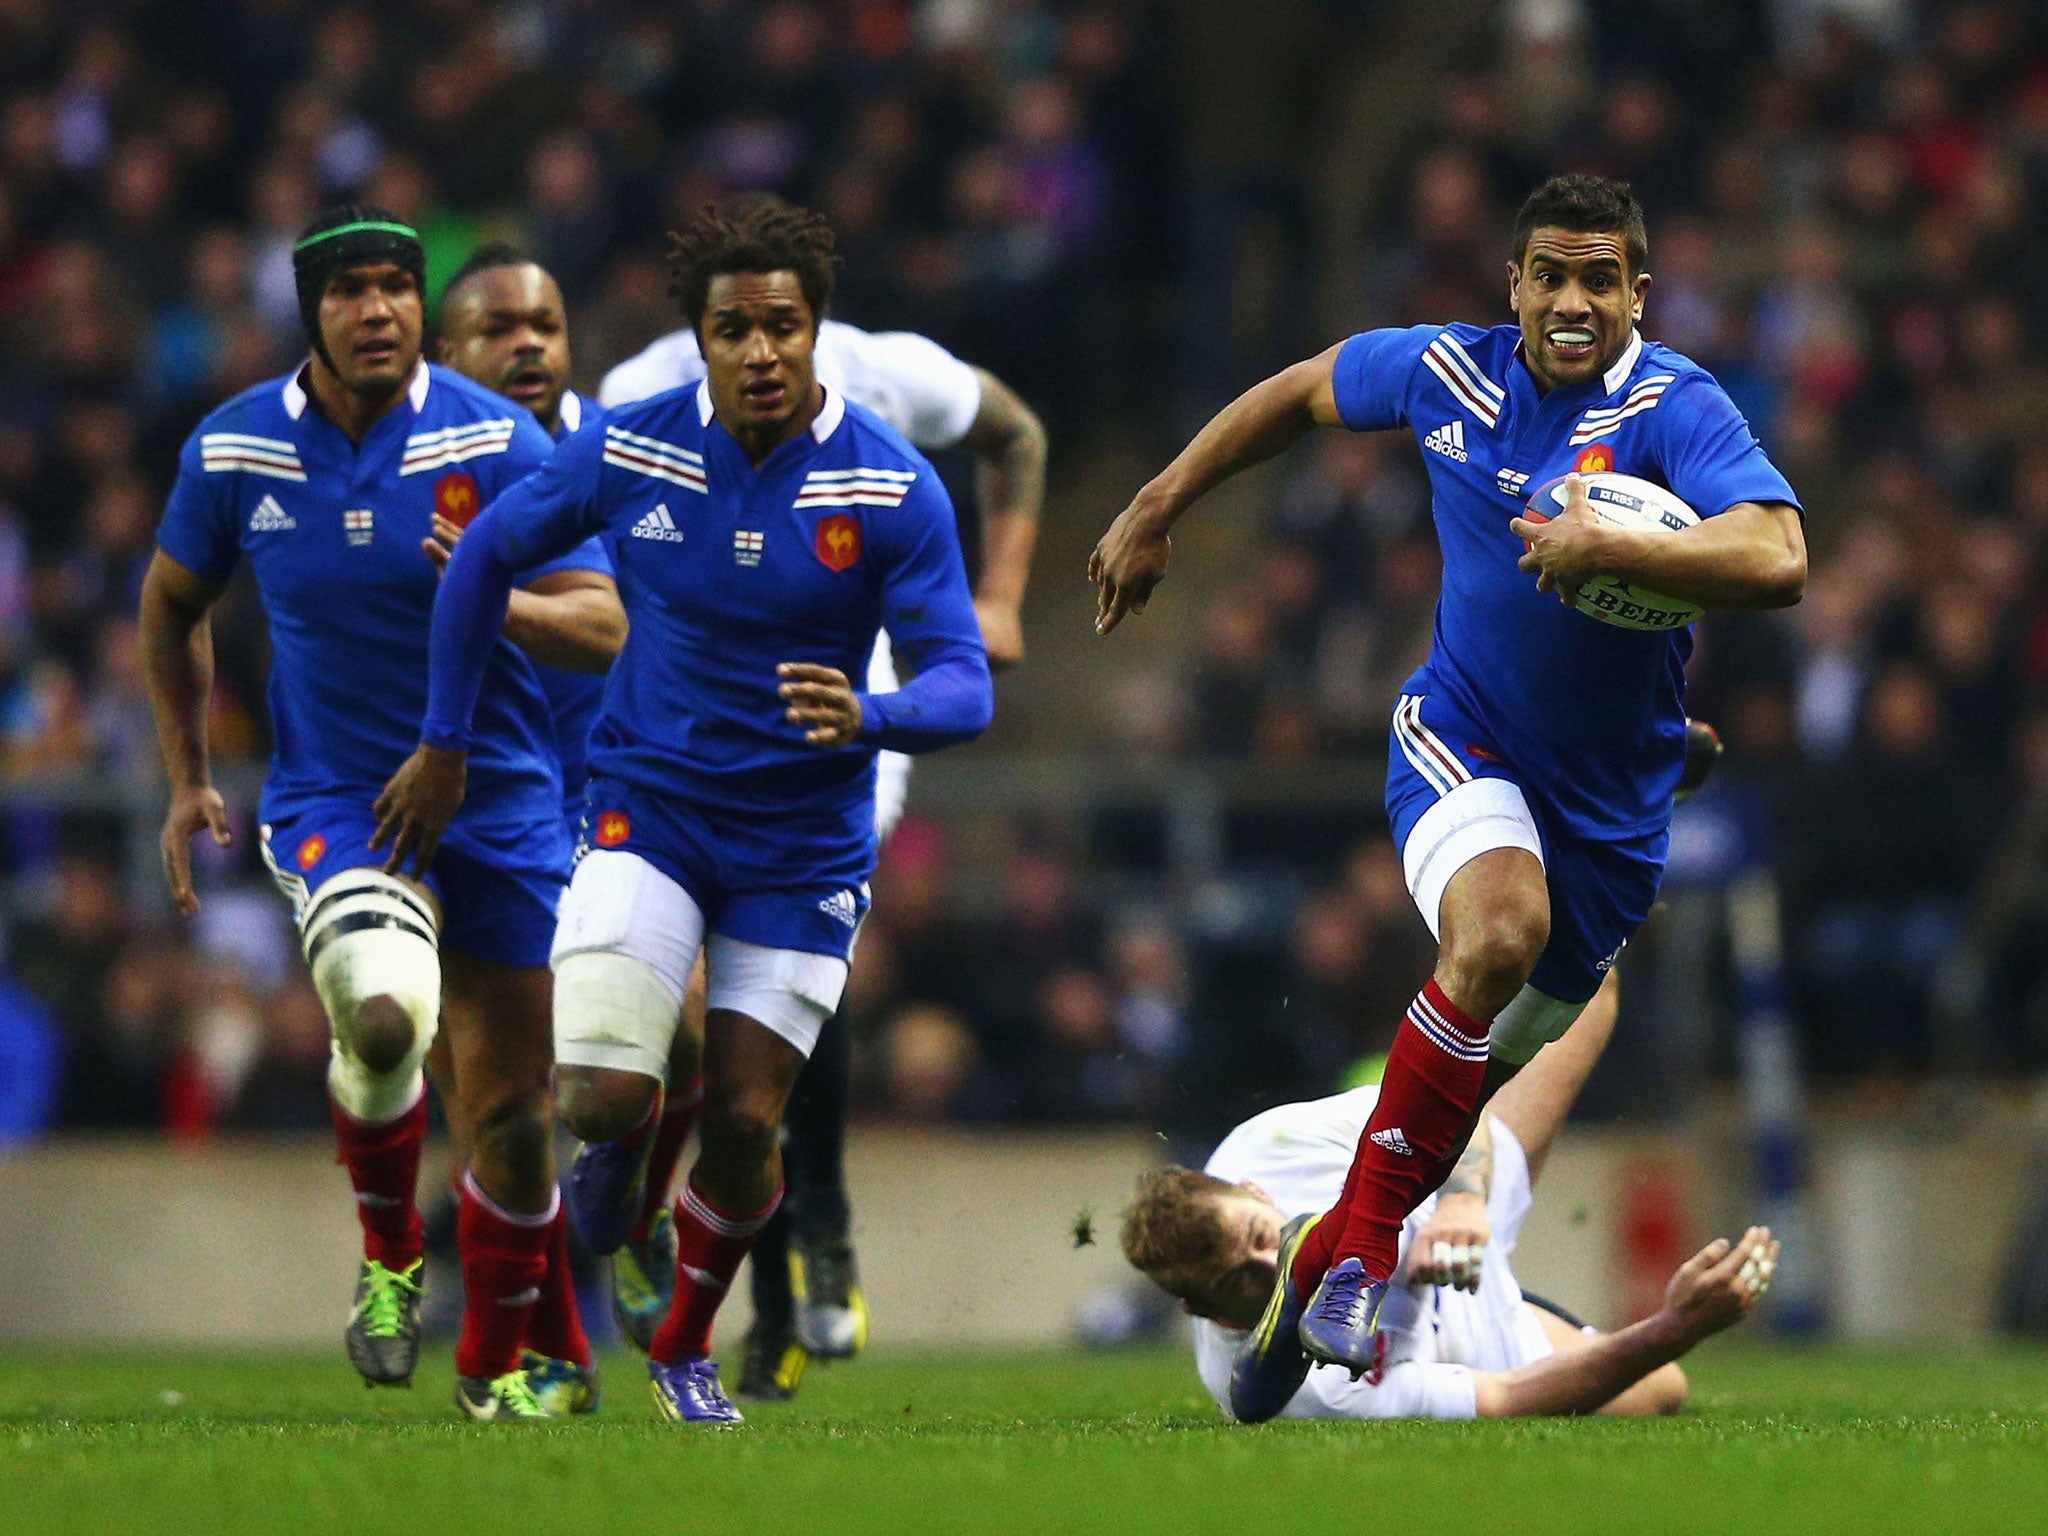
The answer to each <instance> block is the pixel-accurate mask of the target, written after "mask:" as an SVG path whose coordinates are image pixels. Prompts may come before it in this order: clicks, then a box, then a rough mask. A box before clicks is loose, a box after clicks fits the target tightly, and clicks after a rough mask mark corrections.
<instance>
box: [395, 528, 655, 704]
mask: <svg viewBox="0 0 2048 1536" xmlns="http://www.w3.org/2000/svg"><path fill="white" fill-rule="evenodd" d="M461 539H462V527H461V525H460V524H459V523H456V522H454V521H452V520H450V519H448V518H445V517H443V516H441V515H440V514H439V513H438V512H437V513H435V514H434V536H433V537H432V538H431V539H422V540H420V551H421V553H423V554H424V555H425V556H426V557H427V559H428V560H430V561H432V562H433V566H434V570H435V571H436V572H437V573H440V574H446V572H447V570H448V561H449V559H450V558H451V557H452V556H453V555H454V553H455V546H456V544H457V543H459V542H460V541H461ZM505 638H506V639H507V640H510V641H511V642H512V643H513V644H514V645H516V646H518V647H519V648H520V649H521V650H522V651H524V652H526V654H527V655H529V656H531V657H532V658H533V659H534V660H535V661H537V662H540V663H541V664H542V665H543V666H549V667H565V668H567V669H568V670H569V671H571V672H608V671H610V670H611V665H612V663H613V662H614V661H615V660H617V659H618V654H619V652H620V651H622V650H624V649H625V647H626V609H625V605H624V604H623V603H621V602H620V601H619V585H618V583H617V582H615V581H613V580H612V579H611V577H609V576H607V575H605V574H604V573H603V572H602V571H551V572H549V573H548V574H547V575H545V576H542V577H538V578H537V579H535V580H534V581H531V582H529V583H528V584H527V585H526V586H525V587H522V588H516V589H514V591H513V593H512V604H511V606H510V607H509V608H507V609H506V610H505Z"/></svg>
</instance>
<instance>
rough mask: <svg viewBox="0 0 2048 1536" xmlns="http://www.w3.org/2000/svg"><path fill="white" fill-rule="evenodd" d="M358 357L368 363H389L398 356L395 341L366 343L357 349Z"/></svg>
mask: <svg viewBox="0 0 2048 1536" xmlns="http://www.w3.org/2000/svg"><path fill="white" fill-rule="evenodd" d="M356 356H357V357H359V358H361V359H362V360H363V361H364V362H366V363H388V362H390V361H391V360H392V359H393V358H394V357H396V356H398V343H397V342H395V341H366V342H364V343H363V344H362V345H361V346H359V347H357V348H356Z"/></svg>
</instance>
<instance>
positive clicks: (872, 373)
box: [597, 195, 1046, 1401]
mask: <svg viewBox="0 0 2048 1536" xmlns="http://www.w3.org/2000/svg"><path fill="white" fill-rule="evenodd" d="M757 196H758V195H757ZM816 363H817V372H818V379H819V381H820V382H821V383H822V384H824V385H825V387H826V388H828V389H836V390H838V391H840V392H841V393H842V394H844V395H845V396H846V398H847V399H849V400H852V401H854V402H855V403H857V404H860V405H864V406H866V407H867V408H868V409H869V410H871V411H873V412H874V413H875V414H876V415H877V416H879V417H881V418H882V420H883V421H886V422H887V423H888V424H889V425H890V426H892V427H894V428H895V429H896V430H897V431H899V432H901V433H902V434H903V435H904V436H905V437H906V438H908V439H909V440H910V442H911V444H912V445H913V446H914V447H916V448H918V449H920V450H922V451H923V452H925V453H929V454H936V453H941V452H945V451H948V450H952V449H965V450H966V451H967V452H968V453H970V454H972V455H973V457H974V462H975V493H976V494H975V499H976V501H977V503H978V509H979V512H980V519H979V524H978V532H979V544H980V552H981V560H980V569H979V572H978V574H977V575H976V576H975V582H974V612H975V618H976V620H977V621H978V622H979V624H980V626H981V635H982V640H983V642H984V644H985V645H986V646H987V648H988V661H989V666H990V667H991V668H992V669H1001V668H1004V667H1010V666H1015V665H1017V664H1019V663H1020V662H1022V660H1023V659H1024V627H1023V602H1024V591H1025V587H1026V585H1027V583H1028V582H1029V580H1030V575H1031V552H1032V548H1033V546H1034V544H1035V543H1036V542H1037V535H1038V516H1039V506H1040V502H1041V501H1042V499H1043V496H1044V491H1045V460H1046V441H1045V428H1044V427H1043V426H1042V425H1041V424H1040V422H1039V420H1038V417H1037V416H1036V415H1035V414H1033V412H1032V410H1031V408H1030V407H1029V406H1028V405H1026V404H1025V403H1024V402H1023V401H1022V400H1021V399H1019V398H1018V397H1017V394H1016V392H1015V391H1013V390H1012V389H1011V388H1010V387H1009V386H1008V385H1007V384H1005V383H1004V382H1003V381H1002V380H1001V379H999V378H997V377H996V376H995V375H994V374H992V373H990V372H989V371H988V370H987V369H985V368H977V367H974V366H972V365H971V364H969V363H966V362H963V361H962V360H961V359H959V358H957V357H955V356H954V355H953V354H952V353H950V352H948V351H947V350H946V349H945V348H944V347H942V346H940V345H939V344H938V343H937V342H935V341H933V340H932V339H931V338H929V337H927V336H920V335H917V334H915V333H914V332H909V331H867V330H863V329H861V328H860V327H859V326H855V325H849V324H847V323H846V322H845V321H843V320H833V319H827V320H825V321H824V322H823V323H822V324H820V325H819V327H818V345H817V353H816ZM703 377H704V353H703V349H702V348H701V347H700V346H699V345H698V341H697V333H696V330H695V328H694V327H691V326H684V327H683V328H682V329H680V330H678V331H674V332H671V333H670V334H669V335H666V336H663V337H661V338H659V339H658V340H656V341H654V342H652V343H651V344H649V345H648V346H647V347H646V348H645V349H644V350H643V351H641V352H639V353H637V354H635V355H634V356H632V357H630V358H628V359H627V360H626V361H625V362H622V363H620V364H619V365H618V366H617V367H615V368H613V369H612V370H611V372H609V373H607V374H606V375H605V376H604V382H603V383H602V384H600V385H599V387H598V398H599V400H600V401H602V402H603V404H604V405H605V406H606V407H614V406H621V405H627V404H630V403H632V402H634V401H637V400H644V399H646V398H648V397H649V396H650V395H657V394H660V393H662V392H663V391H665V390H671V389H680V388H683V387H685V386H688V385H694V384H696V383H698V382H700V381H701V380H702V379H703ZM976 531H977V529H976V528H967V529H963V543H967V542H969V541H970V539H971V536H972V535H973V534H974V533H975V532H976ZM895 686H896V670H895V662H894V658H893V656H892V654H891V652H890V649H889V637H888V634H887V632H886V631H885V632H884V633H883V634H882V635H881V636H880V637H879V638H878V639H877V641H876V643H875V654H874V657H873V659H872V660H871V661H870V663H869V666H868V687H869V688H870V689H871V690H874V691H878V692H885V691H887V690H889V689H892V688H894V687H895ZM909 780H910V758H909V757H908V756H907V755H905V754H903V753H900V752H884V753H882V754H881V755H880V756H879V757H878V758H877V759H876V763H875V834H876V836H877V837H878V838H880V839H883V840H886V839H887V838H888V836H889V833H890V831H891V830H892V829H893V828H894V827H895V825H896V822H897V820H898V819H899V818H900V817H901V816H902V814H903V808H904V802H905V799H906V797H907V795H908V791H909ZM702 1022H703V1021H702V1011H701V998H699V999H698V1002H697V1007H696V1012H695V1016H694V1018H693V1019H691V1020H690V1021H688V1022H687V1026H686V1028H685V1029H684V1031H683V1033H682V1034H681V1035H679V1036H678V1040H679V1042H681V1044H680V1046H679V1049H681V1050H684V1051H686V1052H688V1053H689V1059H688V1060H683V1061H679V1062H678V1063H677V1064H676V1067H675V1076H674V1078H673V1083H674V1085H675V1088H676V1091H673V1092H671V1093H670V1095H669V1097H668V1099H667V1101H666V1104H665V1107H664V1109H663V1112H662V1119H661V1122H660V1123H659V1124H658V1125H657V1126H656V1127H654V1128H653V1129H652V1131H651V1134H650V1138H649V1139H650V1142H651V1147H650V1150H649V1152H648V1166H647V1172H646V1177H645V1183H644V1194H643V1196H642V1204H641V1210H640V1213H639V1216H638V1218H637V1220H636V1222H635V1224H634V1226H633V1228H632V1229H631V1230H630V1231H629V1232H628V1233H627V1234H626V1236H625V1239H624V1242H623V1244H622V1245H621V1246H619V1248H618V1251H617V1252H616V1253H615V1254H614V1256H613V1260H612V1281H613V1310H614V1315H615V1316H616V1317H617V1318H618V1320H619V1325H620V1331H621V1332H623V1333H624V1334H626V1336H627V1337H629V1338H631V1339H633V1340H634V1341H635V1342H636V1343H638V1344H639V1345H640V1346H641V1347H642V1348H645V1347H646V1344H647V1341H648V1339H650V1338H651V1337H652V1336H653V1332H654V1329H655V1327H656V1326H657V1325H658V1324H659V1323H660V1321H661V1314H662V1313H663V1311H665V1310H666V1308H667V1305H668V1294H667V1279H666V1271H667V1270H668V1268H669V1267H670V1266H671V1264H672V1258H673V1255H672V1250H669V1249H667V1248H666V1247H665V1246H664V1244H665V1241H666V1238H667V1236H668V1231H667V1228H666V1226H665V1225H664V1223H665V1218H666V1213H667V1211H668V1196H669V1186H670V1184H671V1182H672V1181H673V1178H674V1174H675V1169H676V1166H677V1161H678V1159H679V1158H680V1157H681V1155H682V1149H683V1142H684V1140H685V1138H686V1136H687V1134H688V1129H689V1125H690V1123H691V1118H692V1116H693V1115H694V1114H695V1105H696V1099H695V1097H694V1096H693V1095H692V1094H691V1092H690V1091H689V1083H690V1079H691V1073H692V1071H693V1069H694V1060H695V1054H694V1043H693V1042H694V1040H695V1039H696V1038H697V1037H699V1036H701V1034H702ZM852 1056H853V1052H852V1047H851V1041H850V1039H849V1035H848V1031H847V1028H846V1021H845V1019H844V1017H843V1016H834V1017H833V1018H832V1019H831V1020H830V1021H829V1022H828V1023H827V1024H826V1026H825V1028H824V1031H823V1032H822V1033H821V1034H820V1035H819V1037H818V1045H817V1049H816V1050H815V1051H814V1052H813V1053H812V1055H811V1060H810V1062H809V1064H808V1065H807V1066H806V1067H805V1068H804V1074H803V1078H802V1080H801V1081H799V1083H798V1084H797V1088H796V1092H795V1094H794V1095H793V1096H792V1097H791V1099H790V1103H789V1114H788V1118H787V1122H786V1145H785V1148H784V1157H785V1166H786V1168H787V1170H788V1177H789V1190H788V1194H787V1197H786V1198H785V1200H784V1202H783V1206H782V1208H781V1209H780V1210H779V1211H777V1213H776V1216H775V1219H774V1220H773V1221H771V1222H770V1223H769V1224H768V1227H767V1228H766V1229H765V1230H764V1231H763V1232H762V1233H761V1238H760V1241H759V1243H758V1244H757V1245H756V1246H755V1248H754V1253H753V1258H752V1263H751V1265H750V1276H751V1284H752V1290H753V1302H754V1327H753V1331H752V1332H751V1333H750V1334H749V1335H748V1338H747V1345H746V1352H745V1357H744V1360H743V1363H742V1365H741V1370H740V1380H739V1392H740V1395H741V1396H743V1397H749V1398H754V1399H757V1400H771V1401H772V1400H777V1399H783V1398H787V1397H789V1396H790V1395H791V1394H792V1393H794V1392H795V1390H796V1386H797V1383H798V1381H799V1380H801V1378H802V1375H803V1370H804V1366H805V1364H806V1363H807V1361H808V1360H810V1359H811V1358H813V1357H816V1358H821V1359H835V1358H844V1357H846V1356H848V1355H852V1354H854V1353H856V1352H857V1351H858V1350H859V1349H860V1348H861V1347H862V1345H863V1344H864V1343H865V1342H866V1339H867V1331H868V1312H867V1301H866V1298H865V1297H864V1296H863V1295H862V1292H861V1288H860V1281H859V1271H858V1268H857V1266H856V1263H855V1259H854V1251H853V1240H852V1219H853V1218H852V1203H851V1201H850V1199H849V1197H848V1193H847V1189H846V1174H845V1151H844V1142H845V1133H846V1113H847V1099H848V1096H849V1093H850V1084H849V1078H850V1073H851V1067H852ZM597 1236H598V1238H599V1240H600V1242H602V1241H605V1240H609V1239H610V1238H611V1237H613V1236H616V1234H604V1233H600V1234H598V1235H597ZM793 1276H794V1277H795V1278H797V1279H800V1280H801V1285H800V1286H792V1277H793Z"/></svg>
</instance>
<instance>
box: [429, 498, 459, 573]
mask: <svg viewBox="0 0 2048 1536" xmlns="http://www.w3.org/2000/svg"><path fill="white" fill-rule="evenodd" d="M461 542H462V524H460V523H458V522H454V521H452V520H451V519H449V518H445V517H443V516H442V515H441V514H440V513H438V512H436V513H435V514H434V536H433V537H432V538H431V539H421V540H420V553H421V554H423V555H425V556H426V557H427V560H428V561H429V563H431V564H432V565H433V567H434V574H435V575H436V576H446V575H447V574H448V562H449V561H450V560H451V559H453V558H454V556H455V546H456V545H457V544H459V543H461Z"/></svg>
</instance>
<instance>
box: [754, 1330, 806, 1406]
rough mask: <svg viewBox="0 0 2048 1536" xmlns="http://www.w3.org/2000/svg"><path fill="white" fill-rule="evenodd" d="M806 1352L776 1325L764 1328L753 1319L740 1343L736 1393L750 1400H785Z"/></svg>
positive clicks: (793, 1388)
mask: <svg viewBox="0 0 2048 1536" xmlns="http://www.w3.org/2000/svg"><path fill="white" fill-rule="evenodd" d="M810 1362H811V1357H810V1352H809V1351H807V1350H806V1349H805V1348H804V1347H803V1345H801V1344H799V1343H797V1341H796V1339H795V1337H794V1336H793V1335H791V1334H789V1333H787V1332H785V1331H784V1330H782V1329H780V1328H765V1327H763V1326H762V1325H761V1323H760V1321H759V1320H758V1319H757V1320H756V1321H755V1323H754V1326H753V1327H751V1328H749V1329H748V1330H747V1337H746V1340H745V1342H743V1343H742V1344H741V1345H740V1384H739V1388H738V1395H739V1396H740V1397H742V1398H744V1399H746V1400H747V1401H748V1402H750V1403H786V1402H788V1401H789V1400H790V1399H791V1398H792V1397H795V1396H796V1389H797V1383H799V1382H800V1381H802V1380H803V1379H804V1367H805V1366H806V1365H809V1364H810Z"/></svg>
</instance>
